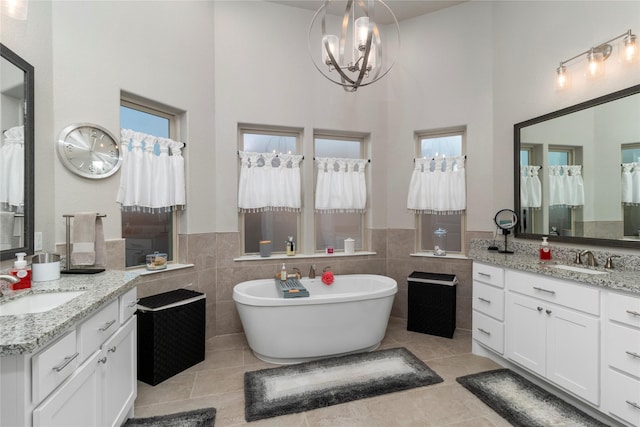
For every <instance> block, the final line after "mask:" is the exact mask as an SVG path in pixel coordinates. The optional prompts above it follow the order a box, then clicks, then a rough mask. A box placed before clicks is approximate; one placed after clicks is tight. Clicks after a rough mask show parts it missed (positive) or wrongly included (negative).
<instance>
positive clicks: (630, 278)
mask: <svg viewBox="0 0 640 427" xmlns="http://www.w3.org/2000/svg"><path fill="white" fill-rule="evenodd" d="M488 242H489V241H486V240H482V239H478V240H474V241H472V242H471V252H470V257H471V258H472V259H473V260H474V261H478V262H482V263H486V264H493V265H496V266H500V267H505V268H510V269H513V270H520V271H526V272H530V273H536V274H541V275H544V276H549V277H553V278H556V279H564V280H573V281H576V282H580V283H582V284H585V285H590V286H597V287H602V288H608V289H615V290H619V291H626V292H631V293H634V294H638V295H639V296H640V280H639V279H638V278H639V277H640V271H638V270H636V269H634V268H633V267H637V266H638V256H636V255H622V256H620V258H614V260H613V262H614V266H615V268H613V269H605V268H603V267H602V266H603V265H604V260H602V258H604V257H606V256H610V254H609V253H604V250H603V251H602V252H603V254H598V253H597V252H596V251H593V253H594V254H596V255H600V257H599V258H600V259H599V264H600V265H599V266H598V267H587V266H586V265H575V264H573V257H574V256H575V252H576V250H575V249H570V248H553V249H552V253H553V255H552V257H553V259H552V260H551V261H541V260H540V259H538V253H537V248H538V247H539V246H537V245H533V244H530V243H527V244H521V245H510V246H509V249H510V250H511V249H513V251H514V252H515V253H513V254H501V253H498V252H497V251H489V250H487V247H488V246H489V243H488ZM558 264H564V265H568V266H575V267H580V268H587V269H590V270H598V271H603V272H606V274H588V273H581V272H576V271H570V270H562V269H558V268H553V265H558Z"/></svg>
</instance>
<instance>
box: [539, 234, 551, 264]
mask: <svg viewBox="0 0 640 427" xmlns="http://www.w3.org/2000/svg"><path fill="white" fill-rule="evenodd" d="M547 239H548V237H543V238H542V243H540V259H541V260H545V261H547V260H550V259H551V247H550V246H549V242H548V241H547Z"/></svg>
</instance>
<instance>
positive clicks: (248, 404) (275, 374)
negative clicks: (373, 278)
mask: <svg viewBox="0 0 640 427" xmlns="http://www.w3.org/2000/svg"><path fill="white" fill-rule="evenodd" d="M442 381H443V380H442V378H440V376H439V375H438V374H436V373H435V372H434V371H432V370H431V369H430V368H429V367H428V366H427V365H425V364H424V363H423V362H422V361H421V360H420V359H418V358H417V357H416V356H414V355H413V353H411V352H410V351H409V350H407V349H406V348H393V349H389V350H380V351H374V352H371V353H358V354H350V355H346V356H338V357H331V358H327V359H322V360H315V361H312V362H305V363H300V364H297V365H288V366H282V367H278V368H271V369H262V370H259V371H253V372H247V373H245V375H244V399H245V418H246V419H247V421H255V420H260V419H263V418H270V417H276V416H279V415H285V414H292V413H296V412H303V411H308V410H311V409H316V408H323V407H325V406H331V405H336V404H338V403H345V402H350V401H353V400H358V399H363V398H366V397H373V396H379V395H381V394H385V393H392V392H395V391H401V390H408V389H410V388H415V387H421V386H427V385H431V384H436V383H439V382H442Z"/></svg>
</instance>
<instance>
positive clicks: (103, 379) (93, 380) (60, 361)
mask: <svg viewBox="0 0 640 427" xmlns="http://www.w3.org/2000/svg"><path fill="white" fill-rule="evenodd" d="M136 302H137V300H136V289H135V288H133V289H131V290H129V291H128V292H126V293H124V294H122V295H121V296H119V297H118V298H117V299H115V300H114V301H111V302H109V303H107V304H106V305H104V306H103V307H102V308H100V309H99V310H98V311H97V312H95V313H93V314H92V315H91V316H90V317H88V318H87V319H85V320H83V321H82V322H80V323H79V324H77V325H75V326H74V327H72V328H70V329H69V330H68V331H67V332H66V333H65V334H64V335H63V336H62V337H60V338H58V339H57V340H56V341H55V342H53V343H51V344H49V345H48V346H47V347H45V348H44V349H41V350H39V351H38V352H36V353H34V354H33V355H31V354H23V355H16V356H10V357H5V358H3V366H2V369H3V371H2V376H3V384H2V389H1V390H0V392H1V396H2V398H3V399H4V398H5V397H9V396H10V399H15V403H16V405H15V407H14V408H12V411H11V413H7V414H5V413H4V412H5V409H6V407H5V406H4V405H3V414H1V415H0V424H1V425H3V426H4V425H5V423H6V425H7V426H13V425H16V426H33V427H43V426H61V427H62V426H64V427H72V426H81V427H86V426H119V425H121V424H122V423H123V422H124V421H125V420H126V419H127V417H128V416H130V415H132V413H133V403H134V400H135V398H136V384H137V383H136V377H137V358H136V317H135V316H134V315H133V314H134V312H135V305H136ZM7 361H8V362H9V364H10V365H12V366H10V367H9V368H8V369H5V366H4V363H5V362H7ZM29 365H31V366H29ZM29 367H30V368H31V369H29ZM5 374H6V375H5ZM5 378H7V379H9V382H10V383H9V384H5V382H4V379H5Z"/></svg>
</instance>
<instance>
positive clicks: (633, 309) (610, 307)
mask: <svg viewBox="0 0 640 427" xmlns="http://www.w3.org/2000/svg"><path fill="white" fill-rule="evenodd" d="M607 313H608V316H609V319H611V320H615V321H616V322H620V323H624V324H626V325H629V326H635V327H636V328H640V298H637V297H632V296H629V295H622V294H616V293H614V292H609V293H607Z"/></svg>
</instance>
